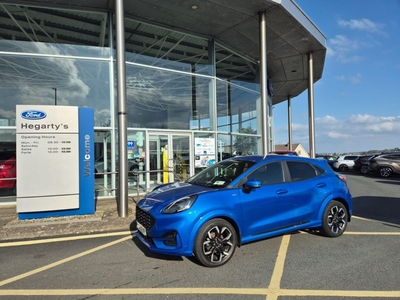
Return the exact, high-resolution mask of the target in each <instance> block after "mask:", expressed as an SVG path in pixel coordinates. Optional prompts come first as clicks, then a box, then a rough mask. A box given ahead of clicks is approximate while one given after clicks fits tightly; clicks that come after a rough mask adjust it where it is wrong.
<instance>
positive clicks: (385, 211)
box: [353, 181, 400, 225]
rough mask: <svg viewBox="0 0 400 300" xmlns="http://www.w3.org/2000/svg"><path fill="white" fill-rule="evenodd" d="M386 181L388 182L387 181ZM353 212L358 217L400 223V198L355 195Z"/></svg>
mask: <svg viewBox="0 0 400 300" xmlns="http://www.w3.org/2000/svg"><path fill="white" fill-rule="evenodd" d="M385 183H388V182H387V181H385ZM353 214H354V215H355V216H358V217H363V218H368V219H373V220H377V221H381V222H387V223H393V224H397V225H400V198H394V197H377V196H361V197H354V198H353Z"/></svg>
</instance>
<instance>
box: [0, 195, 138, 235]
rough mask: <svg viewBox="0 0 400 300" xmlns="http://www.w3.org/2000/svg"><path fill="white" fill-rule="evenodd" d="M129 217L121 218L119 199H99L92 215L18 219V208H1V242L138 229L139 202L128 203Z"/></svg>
mask: <svg viewBox="0 0 400 300" xmlns="http://www.w3.org/2000/svg"><path fill="white" fill-rule="evenodd" d="M128 201H129V202H128V216H127V217H125V218H121V217H119V216H118V209H117V202H116V199H114V198H110V199H101V200H97V203H96V212H95V214H93V215H83V216H68V217H58V218H44V219H32V220H18V216H17V212H16V205H8V206H0V243H2V242H14V241H22V240H34V239H42V238H53V237H64V236H74V235H86V234H95V233H108V232H118V231H126V232H127V233H129V232H132V231H133V230H135V227H134V226H135V225H134V220H135V207H136V203H135V202H134V201H133V200H132V198H130V199H129V200H128Z"/></svg>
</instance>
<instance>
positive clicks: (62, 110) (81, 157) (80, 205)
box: [16, 105, 95, 219]
mask: <svg viewBox="0 0 400 300" xmlns="http://www.w3.org/2000/svg"><path fill="white" fill-rule="evenodd" d="M16 127H17V138H16V146H17V147H16V158H17V212H18V218H19V219H32V218H45V217H56V216H70V215H82V214H93V213H94V211H95V204H94V203H95V199H94V112H93V108H78V107H74V106H47V105H17V106H16Z"/></svg>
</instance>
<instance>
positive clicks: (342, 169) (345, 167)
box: [339, 165, 349, 172]
mask: <svg viewBox="0 0 400 300" xmlns="http://www.w3.org/2000/svg"><path fill="white" fill-rule="evenodd" d="M348 170H349V167H348V166H347V165H340V166H339V171H340V172H346V171H348Z"/></svg>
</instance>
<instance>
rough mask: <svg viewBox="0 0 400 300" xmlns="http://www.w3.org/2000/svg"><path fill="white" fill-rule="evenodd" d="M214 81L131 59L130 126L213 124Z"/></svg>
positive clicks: (128, 71)
mask: <svg viewBox="0 0 400 300" xmlns="http://www.w3.org/2000/svg"><path fill="white" fill-rule="evenodd" d="M194 78H195V80H194ZM210 82H211V79H209V78H204V77H195V76H191V75H189V74H182V73H177V72H171V71H166V70H160V69H154V68H145V67H140V66H136V65H132V64H129V63H127V67H126V87H127V91H126V95H127V106H128V127H145V128H157V129H183V130H189V129H191V128H192V129H193V126H195V125H196V124H199V125H198V126H203V127H207V126H208V127H209V126H210V125H209V121H207V120H208V119H209V110H210V108H209V102H210V100H209V97H210V95H209V93H210V91H209V85H210ZM204 120H205V121H204ZM195 121H197V122H195Z"/></svg>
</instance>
